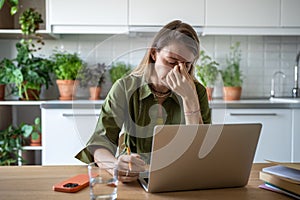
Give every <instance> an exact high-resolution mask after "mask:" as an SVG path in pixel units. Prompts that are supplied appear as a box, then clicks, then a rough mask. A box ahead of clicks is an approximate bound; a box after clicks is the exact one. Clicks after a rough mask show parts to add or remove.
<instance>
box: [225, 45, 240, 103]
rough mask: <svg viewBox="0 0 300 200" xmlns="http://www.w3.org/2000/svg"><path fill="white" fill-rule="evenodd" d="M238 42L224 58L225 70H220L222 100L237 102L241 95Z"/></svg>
mask: <svg viewBox="0 0 300 200" xmlns="http://www.w3.org/2000/svg"><path fill="white" fill-rule="evenodd" d="M240 61H241V50H240V42H236V43H235V44H233V45H232V46H230V53H229V55H228V56H227V58H226V64H227V66H226V68H225V69H223V70H221V74H222V78H223V83H224V87H223V99H224V100H239V99H240V97H241V93H242V84H243V75H242V71H241V69H240Z"/></svg>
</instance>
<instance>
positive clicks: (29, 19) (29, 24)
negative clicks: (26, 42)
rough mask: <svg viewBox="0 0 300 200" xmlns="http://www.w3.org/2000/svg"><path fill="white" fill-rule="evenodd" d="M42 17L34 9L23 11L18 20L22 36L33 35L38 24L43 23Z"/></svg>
mask: <svg viewBox="0 0 300 200" xmlns="http://www.w3.org/2000/svg"><path fill="white" fill-rule="evenodd" d="M43 22H44V21H43V19H42V15H41V14H40V13H39V12H37V11H35V9H34V8H28V9H27V10H25V11H24V12H23V13H22V15H21V16H20V18H19V23H20V25H21V30H22V33H23V34H24V35H31V34H35V33H36V31H37V30H38V29H39V25H40V23H43Z"/></svg>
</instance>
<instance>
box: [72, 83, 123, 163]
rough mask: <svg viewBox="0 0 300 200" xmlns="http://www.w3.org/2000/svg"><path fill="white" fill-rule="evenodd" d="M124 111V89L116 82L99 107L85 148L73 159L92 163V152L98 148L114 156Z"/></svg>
mask: <svg viewBox="0 0 300 200" xmlns="http://www.w3.org/2000/svg"><path fill="white" fill-rule="evenodd" d="M126 110H127V108H126V99H125V93H124V88H123V85H122V82H121V81H117V82H116V83H115V84H114V85H113V86H112V88H111V90H110V92H109V93H108V95H107V97H106V99H105V101H104V103H103V105H102V107H101V112H100V116H99V119H98V122H97V126H96V129H95V131H94V133H93V135H92V137H91V138H90V139H89V141H88V143H87V146H86V147H85V148H84V149H82V150H81V151H80V152H79V153H78V154H77V155H76V156H75V157H76V158H77V159H79V160H81V161H82V162H85V163H90V162H93V160H94V158H93V157H94V156H93V154H94V151H95V150H96V149H98V148H105V149H107V150H109V151H110V152H111V153H112V154H113V155H115V154H116V151H117V147H118V139H119V133H120V130H121V128H122V125H123V123H124V113H125V112H126Z"/></svg>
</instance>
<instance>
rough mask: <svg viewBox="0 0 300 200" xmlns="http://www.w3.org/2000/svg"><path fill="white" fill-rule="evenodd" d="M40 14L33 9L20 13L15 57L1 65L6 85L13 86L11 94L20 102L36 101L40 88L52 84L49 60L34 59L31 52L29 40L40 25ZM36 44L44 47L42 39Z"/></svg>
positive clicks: (34, 47)
mask: <svg viewBox="0 0 300 200" xmlns="http://www.w3.org/2000/svg"><path fill="white" fill-rule="evenodd" d="M42 22H43V20H42V19H41V14H39V13H38V12H36V11H34V9H32V8H30V9H27V10H26V11H24V12H23V13H22V15H21V16H20V19H19V23H20V24H21V27H22V33H23V36H26V38H25V39H21V40H20V41H19V42H18V43H17V44H16V48H17V57H16V58H14V59H11V60H9V59H4V60H3V62H1V65H2V66H4V67H5V68H6V69H5V73H6V75H5V77H4V78H5V79H6V83H9V84H11V85H12V86H13V88H12V89H13V90H12V91H13V92H14V93H16V94H17V95H18V96H19V98H20V99H22V100H38V99H39V94H40V91H41V86H42V85H45V86H46V88H48V87H49V85H50V84H52V81H51V77H50V74H51V73H52V63H51V61H50V60H48V59H46V58H42V57H36V56H34V55H33V52H36V51H37V50H39V49H40V48H37V49H36V45H35V44H34V43H33V40H32V39H30V38H29V37H31V36H32V35H33V34H35V33H36V31H37V30H38V27H39V24H40V23H42ZM33 26H34V27H33ZM37 43H41V44H42V45H44V42H43V41H42V38H41V37H39V39H38V40H37Z"/></svg>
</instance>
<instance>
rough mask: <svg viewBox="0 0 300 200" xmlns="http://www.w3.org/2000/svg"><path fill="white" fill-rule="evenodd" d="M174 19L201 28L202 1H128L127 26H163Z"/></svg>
mask: <svg viewBox="0 0 300 200" xmlns="http://www.w3.org/2000/svg"><path fill="white" fill-rule="evenodd" d="M174 19H179V20H182V21H183V22H187V23H190V24H191V25H193V26H203V25H204V0H186V1H184V3H183V2H181V1H173V0H163V1H160V0H152V1H148V0H129V25H137V26H163V25H165V24H167V23H168V22H170V21H172V20H174Z"/></svg>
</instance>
